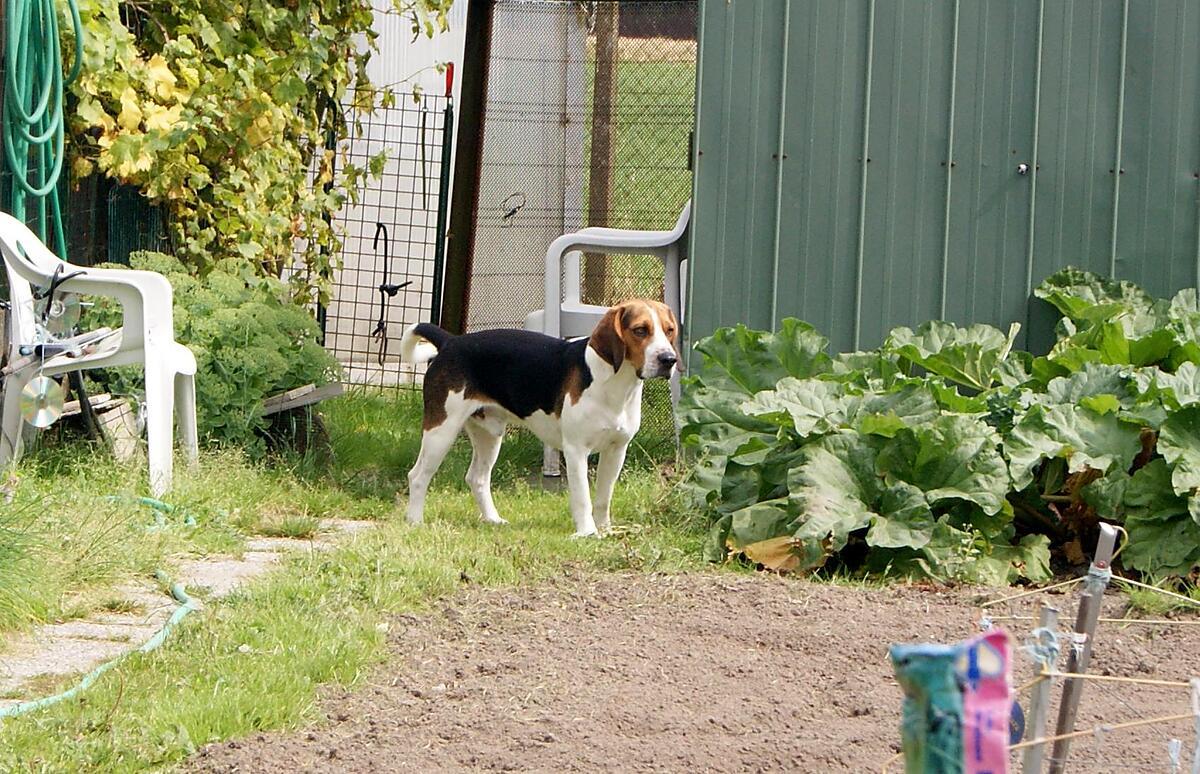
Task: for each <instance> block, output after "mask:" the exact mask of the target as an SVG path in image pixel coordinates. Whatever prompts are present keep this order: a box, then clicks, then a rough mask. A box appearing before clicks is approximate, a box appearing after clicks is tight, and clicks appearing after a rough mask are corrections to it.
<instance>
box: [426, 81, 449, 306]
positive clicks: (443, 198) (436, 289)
mask: <svg viewBox="0 0 1200 774" xmlns="http://www.w3.org/2000/svg"><path fill="white" fill-rule="evenodd" d="M453 87H454V65H453V64H451V65H449V66H448V67H447V68H446V100H447V101H446V112H445V117H444V118H443V119H442V166H441V170H440V178H439V180H438V205H437V231H436V233H435V236H434V242H433V287H432V288H431V290H432V294H431V298H430V303H429V322H431V323H433V324H434V325H441V324H442V274H443V271H444V270H445V265H446V216H447V215H448V214H449V212H450V201H449V200H450V153H451V151H453V149H454V92H453Z"/></svg>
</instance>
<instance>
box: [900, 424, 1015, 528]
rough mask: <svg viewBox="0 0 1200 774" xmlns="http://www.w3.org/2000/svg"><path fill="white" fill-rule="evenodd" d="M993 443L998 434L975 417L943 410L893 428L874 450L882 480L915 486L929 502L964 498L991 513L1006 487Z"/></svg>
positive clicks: (1004, 470) (1005, 473)
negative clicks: (931, 417)
mask: <svg viewBox="0 0 1200 774" xmlns="http://www.w3.org/2000/svg"><path fill="white" fill-rule="evenodd" d="M999 445H1000V436H999V435H997V433H996V431H995V430H993V429H992V428H991V427H989V426H988V425H987V424H986V423H985V422H983V421H982V420H980V419H978V418H977V417H973V416H966V415H961V414H946V415H943V416H940V417H938V418H937V419H936V420H934V421H933V422H930V423H927V424H923V425H918V426H916V427H912V428H905V429H903V430H901V431H900V432H898V433H897V434H896V436H895V437H894V438H893V439H891V440H890V441H889V442H888V443H887V444H886V445H884V447H883V449H882V450H881V451H880V452H879V457H878V460H877V467H878V470H879V472H880V473H882V474H883V475H884V476H885V480H887V481H893V480H899V481H903V482H906V483H908V484H911V485H912V486H915V487H917V488H918V489H920V490H921V491H922V492H924V493H925V496H926V498H927V501H928V503H929V504H930V505H937V504H938V503H940V502H942V501H944V500H965V501H968V502H973V503H975V504H976V505H978V506H979V507H980V508H982V509H983V510H984V512H985V513H987V514H994V513H996V512H998V511H999V510H1000V508H1001V507H1002V505H1003V503H1004V496H1005V494H1006V493H1007V492H1008V488H1009V478H1008V469H1007V466H1006V465H1005V464H1004V458H1003V457H1001V455H1000V451H999Z"/></svg>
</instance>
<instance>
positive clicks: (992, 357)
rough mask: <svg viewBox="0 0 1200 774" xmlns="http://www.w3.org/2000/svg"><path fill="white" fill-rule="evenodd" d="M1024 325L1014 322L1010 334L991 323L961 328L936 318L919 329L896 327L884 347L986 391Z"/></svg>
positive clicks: (952, 379) (945, 375) (940, 374)
mask: <svg viewBox="0 0 1200 774" xmlns="http://www.w3.org/2000/svg"><path fill="white" fill-rule="evenodd" d="M1020 328H1021V326H1020V325H1019V324H1017V323H1013V324H1012V326H1011V327H1010V328H1009V330H1008V335H1007V336H1006V335H1005V334H1004V333H1002V332H1001V331H999V330H998V329H996V328H993V327H992V326H990V325H972V326H971V327H969V328H959V327H958V326H957V325H954V324H953V323H948V322H942V321H940V320H934V321H932V322H928V323H925V324H924V325H922V326H921V327H920V328H918V329H917V330H916V331H915V332H914V331H912V330H911V329H909V328H896V329H894V330H893V331H892V332H891V334H890V335H889V336H888V341H887V344H886V345H884V348H885V349H888V350H891V351H893V352H896V353H897V354H899V355H900V356H901V357H903V358H905V359H906V360H909V361H911V362H913V363H915V364H917V365H919V366H921V367H922V368H924V369H925V370H926V371H929V372H930V373H934V374H938V375H939V376H944V377H945V378H947V379H950V380H951V381H954V382H957V383H959V384H962V385H964V386H967V387H971V388H973V389H976V390H984V389H987V388H988V387H991V386H992V384H993V382H995V380H996V377H997V370H998V369H999V367H1000V365H1001V363H1003V362H1004V360H1005V358H1007V357H1008V353H1009V351H1010V350H1011V349H1012V345H1013V341H1014V340H1015V339H1016V337H1017V332H1018V331H1019V330H1020Z"/></svg>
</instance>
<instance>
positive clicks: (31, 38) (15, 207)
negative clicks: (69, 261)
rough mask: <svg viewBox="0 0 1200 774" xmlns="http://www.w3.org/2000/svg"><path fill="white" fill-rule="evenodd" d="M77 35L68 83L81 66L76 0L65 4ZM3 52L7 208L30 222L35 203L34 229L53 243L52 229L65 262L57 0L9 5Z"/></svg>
mask: <svg viewBox="0 0 1200 774" xmlns="http://www.w3.org/2000/svg"><path fill="white" fill-rule="evenodd" d="M67 12H68V14H69V15H70V17H71V25H72V27H73V29H74V32H75V57H74V62H73V63H72V65H71V72H70V73H69V74H68V75H67V76H66V79H65V83H67V84H69V83H70V82H71V81H73V80H75V77H76V76H77V75H78V74H79V69H80V66H81V65H82V63H83V28H82V25H81V23H80V20H79V8H78V6H77V5H76V4H75V0H67ZM5 39H6V44H5V51H4V73H5V81H4V106H3V122H2V123H3V127H2V128H0V134H3V142H4V159H5V163H6V166H7V167H8V171H9V172H10V173H11V174H12V180H11V182H10V189H9V190H10V195H9V208H10V209H11V211H12V214H13V216H14V217H16V218H17V219H19V220H27V216H28V213H27V212H26V205H27V198H28V197H33V198H34V199H36V200H37V205H36V207H37V221H36V223H35V224H34V225H35V226H36V231H37V232H38V235H39V236H40V237H41V239H42V242H44V243H46V244H49V243H50V242H49V239H48V236H49V231H50V228H51V227H53V230H54V239H55V244H56V245H57V247H58V255H59V257H61V258H65V257H66V253H67V243H66V236H65V232H64V229H63V219H62V207H61V205H60V203H59V199H58V189H59V178H60V177H61V176H62V168H63V156H64V148H63V145H64V126H63V85H64V78H63V72H62V43H61V41H60V39H59V29H58V14H57V12H56V9H55V0H8V8H7V11H6V27H5Z"/></svg>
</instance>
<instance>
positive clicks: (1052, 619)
mask: <svg viewBox="0 0 1200 774" xmlns="http://www.w3.org/2000/svg"><path fill="white" fill-rule="evenodd" d="M1038 628H1039V629H1045V630H1047V631H1050V632H1055V631H1058V608H1055V607H1051V606H1050V605H1042V612H1041V614H1040V615H1039V616H1038ZM1048 662H1049V659H1046V660H1044V661H1043V662H1042V665H1041V666H1042V669H1043V671H1046V672H1051V671H1053V670H1054V668H1055V667H1056V666H1058V665H1057V664H1053V663H1048ZM1051 682H1052V681H1051V679H1050V678H1048V677H1047V678H1046V679H1044V680H1042V681H1041V682H1040V683H1038V684H1037V685H1036V686H1035V687H1034V689H1033V697H1032V698H1031V699H1030V700H1029V724H1028V726H1027V728H1028V729H1029V730H1028V735H1029V738H1030V739H1031V740H1032V739H1041V738H1042V737H1043V736H1044V735H1045V733H1046V716H1047V715H1048V714H1049V712H1050V688H1051ZM1045 754H1046V745H1044V744H1035V745H1033V746H1032V747H1026V748H1025V757H1024V758H1022V760H1021V771H1022V772H1024V774H1031V773H1036V772H1041V770H1042V758H1043V756H1044V755H1045Z"/></svg>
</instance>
